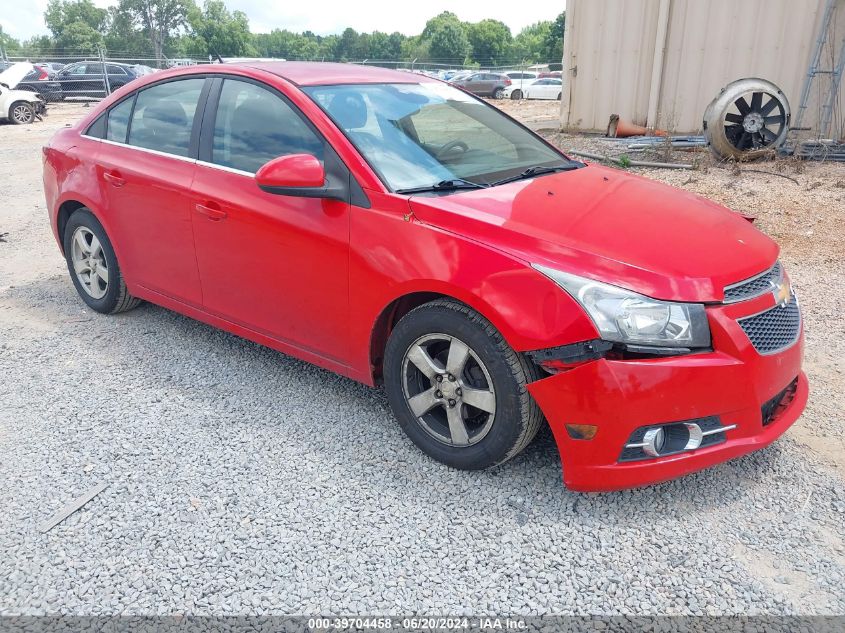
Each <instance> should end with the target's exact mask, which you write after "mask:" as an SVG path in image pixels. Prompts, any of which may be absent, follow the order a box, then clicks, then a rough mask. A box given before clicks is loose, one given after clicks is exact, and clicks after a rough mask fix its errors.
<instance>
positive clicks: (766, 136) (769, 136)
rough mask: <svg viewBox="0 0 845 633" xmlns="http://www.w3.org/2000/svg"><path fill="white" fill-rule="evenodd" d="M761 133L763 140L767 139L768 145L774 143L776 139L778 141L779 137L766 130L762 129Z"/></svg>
mask: <svg viewBox="0 0 845 633" xmlns="http://www.w3.org/2000/svg"><path fill="white" fill-rule="evenodd" d="M760 133H761V134H762V135H763V138H764V139H766V142H767V143H774V142H775V139H777V135H776V134H775V133H774V132H772V131H771V130H767V129H766V128H763V129H761V130H760Z"/></svg>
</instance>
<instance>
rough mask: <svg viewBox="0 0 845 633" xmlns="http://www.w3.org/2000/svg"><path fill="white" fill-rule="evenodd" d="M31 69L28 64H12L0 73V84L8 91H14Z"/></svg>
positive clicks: (30, 65) (31, 66)
mask: <svg viewBox="0 0 845 633" xmlns="http://www.w3.org/2000/svg"><path fill="white" fill-rule="evenodd" d="M33 68H34V67H33V65H32V64H30V63H29V62H18V63H17V64H12V65H11V66H9V67H8V68H7V69H6V70H4V71H3V72H2V73H0V83H2V84H6V87H7V88H9V89H10V90H14V88H15V86H17V85H18V84H19V83H20V82H21V81H23V78H24V77H26V76H27V74H28V73H29V71H31V70H32V69H33Z"/></svg>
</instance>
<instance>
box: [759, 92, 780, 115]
mask: <svg viewBox="0 0 845 633" xmlns="http://www.w3.org/2000/svg"><path fill="white" fill-rule="evenodd" d="M777 105H778V100H777V99H775V98H774V97H773V96H771V95H769V102H768V103H767V104H766V105H764V106H763V107H762V108H761V109H760V114H762V115H763V116H766V115H767V114H769V112H771V111H772V110H774V109H775V106H777Z"/></svg>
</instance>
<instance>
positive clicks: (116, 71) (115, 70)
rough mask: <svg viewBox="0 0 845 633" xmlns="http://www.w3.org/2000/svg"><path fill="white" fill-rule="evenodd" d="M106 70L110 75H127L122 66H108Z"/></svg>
mask: <svg viewBox="0 0 845 633" xmlns="http://www.w3.org/2000/svg"><path fill="white" fill-rule="evenodd" d="M106 69H107V70H108V71H109V74H110V75H125V74H126V71H125V70H124V69H123V68H121V67H120V66H115V65H114V64H107V65H106Z"/></svg>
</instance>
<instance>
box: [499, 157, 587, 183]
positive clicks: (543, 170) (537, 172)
mask: <svg viewBox="0 0 845 633" xmlns="http://www.w3.org/2000/svg"><path fill="white" fill-rule="evenodd" d="M580 166H581V164H580V163H576V162H572V163H569V164H568V165H554V166H552V167H549V166H547V165H535V166H534V167H529V168H528V169H526V170H525V171H523V172H520V173H518V174H517V175H516V176H508V177H507V178H502V179H501V180H496V181H495V182H491V183H490V186H491V187H495V186H496V185H504V184H505V183H508V182H515V181H517V180H522V179H523V178H532V177H534V176H542V175H543V174H552V173H554V172H557V171H570V170H572V169H578V168H579V167H580Z"/></svg>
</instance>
